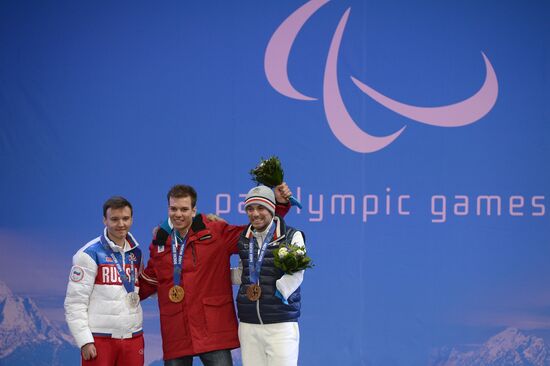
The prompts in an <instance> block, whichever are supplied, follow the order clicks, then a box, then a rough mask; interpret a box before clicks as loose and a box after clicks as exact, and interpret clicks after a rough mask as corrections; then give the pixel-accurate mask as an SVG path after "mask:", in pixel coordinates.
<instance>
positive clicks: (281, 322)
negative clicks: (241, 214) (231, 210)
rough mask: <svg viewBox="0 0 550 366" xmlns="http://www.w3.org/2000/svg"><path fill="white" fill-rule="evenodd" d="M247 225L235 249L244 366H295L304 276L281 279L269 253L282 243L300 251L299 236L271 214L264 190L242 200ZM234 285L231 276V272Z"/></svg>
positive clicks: (271, 202)
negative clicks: (291, 245) (236, 250)
mask: <svg viewBox="0 0 550 366" xmlns="http://www.w3.org/2000/svg"><path fill="white" fill-rule="evenodd" d="M244 207H245V210H246V214H247V216H248V219H249V221H250V225H249V226H248V227H247V228H246V229H245V230H244V231H243V233H242V235H241V237H240V239H239V243H238V247H239V257H240V261H241V265H240V270H239V271H237V276H238V273H239V272H240V285H241V286H240V288H239V292H238V295H237V310H238V317H239V320H240V323H239V341H240V343H241V353H242V360H243V365H244V366H247V365H248V366H262V365H266V366H291V365H292V366H295V365H297V364H298V348H299V343H300V332H299V329H298V317H299V316H300V285H301V283H302V280H303V278H304V271H303V270H302V271H299V272H296V273H294V274H291V275H290V274H285V273H284V272H283V271H281V270H280V269H279V268H277V267H275V265H274V257H273V250H274V249H276V248H278V247H279V246H280V245H281V244H283V243H290V244H293V245H297V246H299V247H304V246H305V244H304V236H303V234H302V233H301V232H300V231H298V230H296V229H294V228H292V227H289V226H286V224H285V222H284V220H283V219H282V218H280V217H278V216H276V215H275V197H274V195H273V191H272V190H271V189H269V188H268V187H266V186H257V187H254V188H252V189H251V190H250V191H249V192H248V194H247V195H246V199H245V206H244ZM233 280H234V282H236V283H237V284H238V283H239V281H235V273H233Z"/></svg>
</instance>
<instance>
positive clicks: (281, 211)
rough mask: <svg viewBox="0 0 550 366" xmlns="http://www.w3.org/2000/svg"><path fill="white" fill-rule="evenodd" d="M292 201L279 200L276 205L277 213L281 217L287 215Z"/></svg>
mask: <svg viewBox="0 0 550 366" xmlns="http://www.w3.org/2000/svg"><path fill="white" fill-rule="evenodd" d="M290 207H291V206H290V203H280V202H277V205H276V206H275V215H277V216H279V217H285V216H286V214H287V213H288V212H289V211H290Z"/></svg>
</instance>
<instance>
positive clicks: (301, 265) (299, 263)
mask: <svg viewBox="0 0 550 366" xmlns="http://www.w3.org/2000/svg"><path fill="white" fill-rule="evenodd" d="M273 256H274V257H275V258H274V259H275V267H277V268H279V269H280V270H282V271H283V272H284V273H287V274H293V273H294V272H298V271H301V270H303V269H306V268H312V267H313V264H312V263H311V258H310V257H308V256H307V255H306V248H305V247H300V246H298V245H295V244H288V243H282V244H281V245H280V246H279V248H277V249H274V250H273Z"/></svg>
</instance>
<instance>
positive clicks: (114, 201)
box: [103, 196, 134, 217]
mask: <svg viewBox="0 0 550 366" xmlns="http://www.w3.org/2000/svg"><path fill="white" fill-rule="evenodd" d="M124 207H130V215H132V216H133V215H134V209H133V208H132V204H131V203H130V201H128V200H127V199H126V198H124V197H121V196H113V197H111V198H109V199H108V200H107V201H105V203H104V204H103V217H107V210H108V209H110V208H113V209H117V208H124Z"/></svg>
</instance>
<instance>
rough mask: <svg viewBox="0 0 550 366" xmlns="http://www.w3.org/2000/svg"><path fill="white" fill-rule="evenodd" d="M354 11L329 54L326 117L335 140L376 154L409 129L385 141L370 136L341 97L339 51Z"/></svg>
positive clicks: (343, 20) (342, 21)
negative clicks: (349, 111) (355, 119)
mask: <svg viewBox="0 0 550 366" xmlns="http://www.w3.org/2000/svg"><path fill="white" fill-rule="evenodd" d="M349 13H350V9H348V10H346V12H345V13H344V15H343V16H342V18H341V19H340V23H338V27H337V28H336V32H334V36H333V37H332V43H331V44H330V49H329V51H328V58H327V64H326V67H325V82H324V83H323V104H324V106H325V114H326V116H327V120H328V124H329V126H330V129H331V130H332V133H334V136H336V138H337V139H338V140H339V141H340V142H341V143H342V144H344V145H345V146H347V147H348V148H350V149H351V150H353V151H356V152H360V153H370V152H375V151H378V150H380V149H383V148H384V147H386V146H388V145H389V144H391V143H392V142H393V140H395V139H396V138H397V137H398V136H399V135H400V134H401V132H403V130H404V129H405V127H403V128H401V129H400V130H399V131H397V132H395V133H393V134H392V135H389V136H385V137H376V136H372V135H369V134H368V133H366V132H364V131H363V130H361V129H360V128H359V127H358V126H357V124H356V123H355V121H354V120H353V119H352V118H351V116H350V115H349V113H348V111H347V109H346V106H345V105H344V102H343V100H342V95H341V94H340V88H339V87H338V75H337V74H338V71H337V70H338V67H337V66H338V51H339V50H340V43H341V41H342V35H343V34H344V28H345V27H346V23H347V21H348V16H349Z"/></svg>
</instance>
